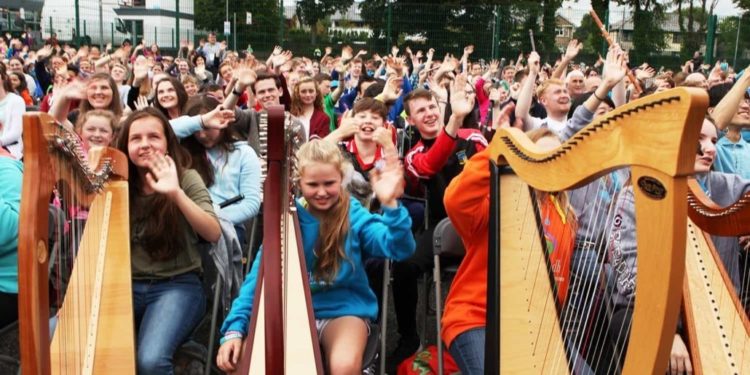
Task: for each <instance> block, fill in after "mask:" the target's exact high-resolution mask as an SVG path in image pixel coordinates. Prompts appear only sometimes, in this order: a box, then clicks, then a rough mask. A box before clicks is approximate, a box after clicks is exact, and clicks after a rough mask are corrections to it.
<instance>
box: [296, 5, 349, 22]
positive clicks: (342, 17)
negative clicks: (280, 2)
mask: <svg viewBox="0 0 750 375" xmlns="http://www.w3.org/2000/svg"><path fill="white" fill-rule="evenodd" d="M296 15H297V6H296V5H285V6H284V19H287V20H290V19H292V18H294V16H296ZM341 20H347V21H355V22H362V21H363V20H362V16H360V12H359V3H356V2H355V3H354V4H352V6H350V7H349V8H348V9H347V10H346V11H345V12H343V13H342V12H341V11H340V10H337V11H336V13H334V15H333V16H331V21H341Z"/></svg>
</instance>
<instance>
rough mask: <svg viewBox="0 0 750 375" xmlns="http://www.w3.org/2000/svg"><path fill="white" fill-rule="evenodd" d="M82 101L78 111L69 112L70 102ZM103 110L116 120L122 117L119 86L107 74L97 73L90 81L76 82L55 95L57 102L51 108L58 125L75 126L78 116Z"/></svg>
mask: <svg viewBox="0 0 750 375" xmlns="http://www.w3.org/2000/svg"><path fill="white" fill-rule="evenodd" d="M73 100H80V101H81V104H80V105H79V106H78V109H77V110H73V111H70V113H69V112H68V108H69V105H70V102H71V101H73ZM94 109H101V110H107V111H110V112H112V114H113V115H114V116H115V118H118V119H119V118H120V116H122V102H121V100H120V93H119V92H118V89H117V84H116V83H115V81H114V80H113V79H112V77H110V76H109V74H107V73H97V74H94V75H93V76H91V78H89V79H88V81H86V82H83V81H75V82H72V83H69V84H68V85H66V86H64V87H63V88H62V90H61V91H60V92H59V93H57V94H55V101H54V103H53V104H52V107H51V108H50V114H51V115H52V117H54V119H55V120H56V121H57V122H58V123H66V121H69V123H70V124H75V123H76V122H77V121H78V116H80V115H82V114H84V113H86V112H88V111H91V110H94Z"/></svg>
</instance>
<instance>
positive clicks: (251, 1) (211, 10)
mask: <svg viewBox="0 0 750 375" xmlns="http://www.w3.org/2000/svg"><path fill="white" fill-rule="evenodd" d="M194 1H195V3H194V6H195V10H196V11H195V14H196V17H195V26H196V28H197V29H201V30H209V31H216V32H217V34H218V37H219V39H224V36H223V35H221V33H222V32H223V30H224V17H225V8H224V2H223V1H214V0H194ZM229 5H230V7H229V20H230V21H232V20H233V19H232V18H233V17H232V15H233V13H234V12H236V13H237V44H238V47H237V48H238V49H243V50H244V49H245V48H247V45H248V44H252V46H253V48H254V49H255V50H269V51H270V50H271V49H273V46H274V45H275V44H278V31H279V26H280V24H279V23H280V20H279V16H280V15H279V2H278V1H276V0H229ZM245 12H251V13H252V15H253V24H252V25H247V24H246V23H245ZM233 26H234V25H233ZM229 40H233V38H232V36H230V37H229Z"/></svg>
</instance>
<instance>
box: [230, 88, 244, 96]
mask: <svg viewBox="0 0 750 375" xmlns="http://www.w3.org/2000/svg"><path fill="white" fill-rule="evenodd" d="M232 94H234V95H237V96H238V97H239V96H242V92H237V89H232Z"/></svg>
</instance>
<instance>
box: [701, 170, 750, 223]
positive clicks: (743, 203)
mask: <svg viewBox="0 0 750 375" xmlns="http://www.w3.org/2000/svg"><path fill="white" fill-rule="evenodd" d="M688 187H689V190H688V215H689V216H690V220H692V221H693V222H694V223H695V224H696V225H697V226H698V227H699V228H701V229H702V230H704V231H706V232H708V233H711V234H715V235H720V236H730V237H733V236H741V235H746V234H748V232H749V231H750V230H749V229H748V227H747V223H750V192H747V193H745V194H743V195H742V196H741V197H740V198H739V199H738V200H737V201H735V202H734V203H732V204H730V205H729V206H726V207H721V206H719V205H718V204H716V203H715V202H714V201H712V200H711V198H709V197H708V195H706V193H705V192H704V191H703V188H702V187H701V186H700V184H699V183H698V181H697V180H696V179H692V178H691V179H689V180H688Z"/></svg>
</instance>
